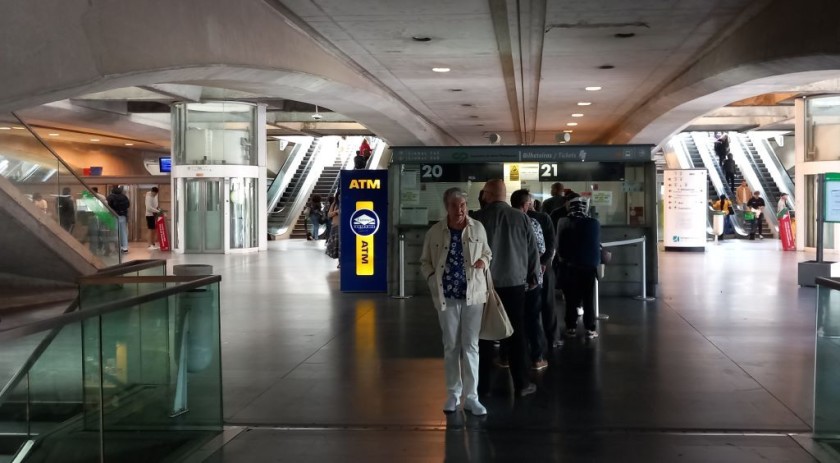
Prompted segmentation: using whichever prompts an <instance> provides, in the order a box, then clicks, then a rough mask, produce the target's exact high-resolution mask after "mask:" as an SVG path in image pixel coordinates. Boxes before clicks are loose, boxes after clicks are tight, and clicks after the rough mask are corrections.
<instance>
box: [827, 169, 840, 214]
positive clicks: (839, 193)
mask: <svg viewBox="0 0 840 463" xmlns="http://www.w3.org/2000/svg"><path fill="white" fill-rule="evenodd" d="M824 207H825V221H826V222H840V173H827V174H825V205H824Z"/></svg>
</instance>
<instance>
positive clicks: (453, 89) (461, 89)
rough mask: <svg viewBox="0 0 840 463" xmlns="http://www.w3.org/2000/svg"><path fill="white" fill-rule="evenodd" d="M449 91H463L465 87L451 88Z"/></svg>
mask: <svg viewBox="0 0 840 463" xmlns="http://www.w3.org/2000/svg"><path fill="white" fill-rule="evenodd" d="M449 91H450V92H463V91H464V89H463V88H450V89H449Z"/></svg>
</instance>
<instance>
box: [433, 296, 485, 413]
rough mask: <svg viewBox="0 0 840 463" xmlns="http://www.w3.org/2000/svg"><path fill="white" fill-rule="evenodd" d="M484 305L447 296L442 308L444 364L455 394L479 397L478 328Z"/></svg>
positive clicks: (451, 390)
mask: <svg viewBox="0 0 840 463" xmlns="http://www.w3.org/2000/svg"><path fill="white" fill-rule="evenodd" d="M483 309H484V305H483V304H479V305H470V306H468V305H467V303H466V301H465V300H464V299H449V298H447V299H446V310H443V311H438V319H439V320H440V329H441V331H442V332H443V365H444V370H445V375H446V390H447V394H449V395H450V396H451V397H457V398H460V397H461V394H462V393H466V397H467V398H468V399H477V398H478V390H477V388H478V332H479V331H480V330H481V316H482V313H483Z"/></svg>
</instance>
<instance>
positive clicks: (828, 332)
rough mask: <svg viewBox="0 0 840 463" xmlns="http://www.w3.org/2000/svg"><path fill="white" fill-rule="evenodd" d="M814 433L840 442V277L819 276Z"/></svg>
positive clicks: (815, 435)
mask: <svg viewBox="0 0 840 463" xmlns="http://www.w3.org/2000/svg"><path fill="white" fill-rule="evenodd" d="M816 330H817V336H816V346H815V368H814V437H816V438H822V439H827V440H834V441H835V442H837V443H838V444H840V280H837V279H828V278H817V323H816Z"/></svg>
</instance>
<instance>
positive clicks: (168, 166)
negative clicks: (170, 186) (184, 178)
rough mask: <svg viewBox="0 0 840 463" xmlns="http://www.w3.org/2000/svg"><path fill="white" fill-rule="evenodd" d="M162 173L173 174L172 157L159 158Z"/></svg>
mask: <svg viewBox="0 0 840 463" xmlns="http://www.w3.org/2000/svg"><path fill="white" fill-rule="evenodd" d="M158 161H159V162H160V171H161V173H169V172H172V156H166V157H162V158H158Z"/></svg>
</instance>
